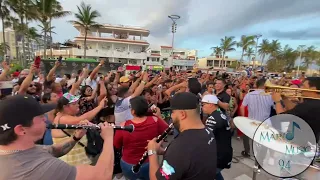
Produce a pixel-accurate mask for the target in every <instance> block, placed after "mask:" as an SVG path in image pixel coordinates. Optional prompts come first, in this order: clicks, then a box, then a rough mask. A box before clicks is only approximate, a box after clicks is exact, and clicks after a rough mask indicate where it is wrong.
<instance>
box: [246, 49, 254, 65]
mask: <svg viewBox="0 0 320 180" xmlns="http://www.w3.org/2000/svg"><path fill="white" fill-rule="evenodd" d="M254 54H255V52H254V50H253V48H252V47H249V48H248V49H247V50H246V52H245V54H244V56H247V57H248V62H249V65H250V62H251V57H252V56H253V55H254ZM253 63H254V62H253Z"/></svg>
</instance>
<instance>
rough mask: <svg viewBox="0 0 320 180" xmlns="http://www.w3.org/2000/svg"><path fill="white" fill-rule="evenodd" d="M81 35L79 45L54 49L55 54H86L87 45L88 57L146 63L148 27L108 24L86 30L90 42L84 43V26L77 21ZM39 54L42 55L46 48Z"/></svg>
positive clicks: (65, 56)
mask: <svg viewBox="0 0 320 180" xmlns="http://www.w3.org/2000/svg"><path fill="white" fill-rule="evenodd" d="M74 27H75V28H76V29H77V30H78V31H79V35H78V36H77V37H75V39H74V41H75V43H76V45H77V47H70V48H64V49H60V50H53V57H54V58H57V57H59V56H62V57H64V58H71V57H72V58H83V57H84V48H86V58H88V59H99V58H105V59H107V60H109V62H118V63H123V64H141V65H142V64H143V61H144V60H146V59H147V53H146V49H147V48H148V47H149V43H148V42H147V41H146V40H145V39H144V38H145V37H148V36H149V33H150V32H149V30H147V29H143V28H138V27H129V26H123V25H110V24H105V25H103V26H102V27H100V28H98V29H94V30H91V31H89V32H88V33H87V44H86V47H84V39H85V35H84V34H85V32H84V29H83V28H82V27H81V26H78V25H74ZM49 52H50V49H48V50H47V54H48V53H49ZM36 55H38V56H43V52H41V51H40V52H37V53H36Z"/></svg>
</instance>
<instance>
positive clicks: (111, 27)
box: [73, 24, 150, 36]
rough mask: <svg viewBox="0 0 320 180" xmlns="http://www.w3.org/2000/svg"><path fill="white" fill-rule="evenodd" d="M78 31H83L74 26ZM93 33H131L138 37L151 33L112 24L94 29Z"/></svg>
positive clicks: (141, 29)
mask: <svg viewBox="0 0 320 180" xmlns="http://www.w3.org/2000/svg"><path fill="white" fill-rule="evenodd" d="M73 26H74V27H75V28H76V29H77V30H78V31H80V29H82V27H81V26H79V25H76V24H74V25H73ZM91 31H92V32H95V31H99V32H100V33H112V32H118V33H126V32H130V35H136V36H140V35H143V36H149V34H150V31H149V30H147V29H145V28H141V27H134V26H125V25H112V24H102V27H100V28H99V29H92V30H91Z"/></svg>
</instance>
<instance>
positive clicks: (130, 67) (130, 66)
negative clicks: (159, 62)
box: [126, 65, 141, 71]
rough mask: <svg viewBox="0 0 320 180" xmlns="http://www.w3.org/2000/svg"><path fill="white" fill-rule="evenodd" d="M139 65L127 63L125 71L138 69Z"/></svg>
mask: <svg viewBox="0 0 320 180" xmlns="http://www.w3.org/2000/svg"><path fill="white" fill-rule="evenodd" d="M140 69H141V66H132V65H127V66H126V70H127V71H140Z"/></svg>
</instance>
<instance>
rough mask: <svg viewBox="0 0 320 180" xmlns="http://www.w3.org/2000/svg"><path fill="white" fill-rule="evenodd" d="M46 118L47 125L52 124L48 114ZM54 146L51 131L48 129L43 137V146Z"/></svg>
mask: <svg viewBox="0 0 320 180" xmlns="http://www.w3.org/2000/svg"><path fill="white" fill-rule="evenodd" d="M45 117H46V120H45V122H46V124H51V122H50V121H49V118H48V115H47V114H45ZM52 144H53V140H52V135H51V129H47V130H46V132H45V133H44V136H43V145H52Z"/></svg>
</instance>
